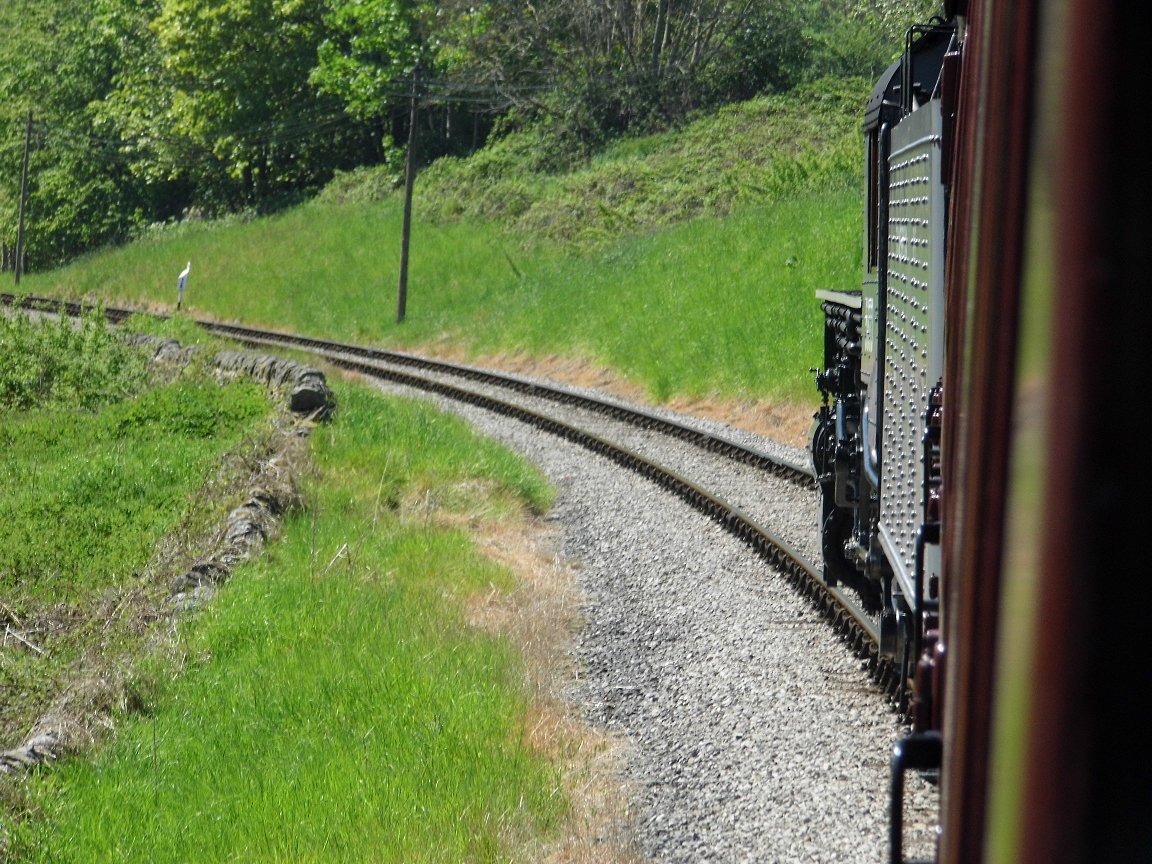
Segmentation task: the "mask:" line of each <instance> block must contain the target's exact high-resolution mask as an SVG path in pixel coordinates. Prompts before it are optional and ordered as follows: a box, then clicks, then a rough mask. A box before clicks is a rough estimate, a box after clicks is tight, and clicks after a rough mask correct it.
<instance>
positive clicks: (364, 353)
mask: <svg viewBox="0 0 1152 864" xmlns="http://www.w3.org/2000/svg"><path fill="white" fill-rule="evenodd" d="M0 303H3V304H4V305H7V306H16V307H19V308H23V309H28V310H34V311H39V312H44V313H48V314H65V315H69V316H77V315H82V314H86V313H90V312H91V311H93V310H94V309H95V308H97V307H94V306H92V305H90V304H82V303H74V302H70V301H59V300H52V299H48V298H39V297H15V296H14V295H11V294H0ZM101 311H102V312H103V314H104V315H105V317H106V319H107V320H109V321H110V322H112V323H122V322H123V321H124V320H125V319H127V318H128V317H129V316H131V315H133V314H138V313H135V312H133V311H132V310H126V309H113V308H104V307H101ZM144 314H151V315H153V316H154V317H161V318H164V317H168V316H164V315H156V314H155V313H144ZM196 323H197V324H198V325H200V326H201V327H203V328H204V329H206V330H208V331H209V332H212V333H215V334H217V335H220V336H226V337H228V338H231V339H234V340H236V341H239V342H243V343H247V344H251V345H265V346H278V347H282V348H295V349H303V350H306V351H310V352H312V353H315V354H318V355H319V356H322V357H323V358H324V359H325V360H327V361H328V362H330V363H332V364H333V365H334V366H337V367H339V368H343V369H346V370H348V371H351V372H355V373H359V374H362V375H366V376H369V377H372V378H378V379H385V380H388V381H391V382H393V383H396V384H400V385H403V386H407V387H412V388H416V389H420V390H423V391H426V392H432V393H436V394H438V395H441V396H444V397H446V398H449V399H452V400H455V401H458V402H463V403H466V404H471V405H475V406H477V407H480V408H483V409H485V410H489V411H493V412H495V413H499V414H502V415H504V416H508V417H511V418H513V419H516V420H519V421H520V422H524V423H528V424H530V425H532V426H534V427H536V428H538V429H541V430H543V431H546V432H549V433H550V434H553V435H556V436H557V437H560V438H563V439H565V440H568V441H571V442H572V443H575V444H578V445H579V446H582V447H584V448H586V449H588V450H590V451H592V452H595V453H598V454H600V455H602V456H604V457H606V458H609V459H612V460H613V461H615V462H616V463H618V464H620V465H622V466H623V467H625V468H627V469H629V470H631V471H633V472H635V473H637V474H640V475H641V476H644V477H646V478H648V479H649V480H651V481H652V482H654V483H656V484H658V485H659V486H661V487H663V488H664V489H666V490H668V491H669V492H671V493H672V494H674V495H676V496H678V497H679V498H681V499H682V500H684V501H685V502H687V503H688V504H689V505H690V506H692V507H693V508H694V509H696V510H697V511H699V512H701V513H703V514H704V515H706V516H709V517H710V518H712V519H713V520H714V521H716V522H717V523H719V524H720V525H721V526H722V527H724V528H725V529H726V530H727V531H728V532H730V533H731V534H733V535H735V536H736V537H738V538H739V539H740V540H741V541H743V542H744V543H745V544H746V545H748V546H749V547H750V548H751V549H752V550H753V551H754V552H755V553H756V554H757V555H758V556H759V557H760V558H762V559H763V560H765V561H766V562H767V563H768V564H769V565H770V566H771V567H772V568H773V569H775V570H776V571H777V572H779V573H780V574H781V575H782V576H783V577H784V578H785V579H786V580H787V581H788V582H789V583H790V584H791V585H792V586H793V588H794V589H795V590H797V591H798V592H799V593H800V594H801V595H802V596H805V597H807V598H808V599H809V600H810V601H811V602H812V603H813V605H814V606H815V607H816V608H817V609H818V611H819V612H820V613H821V615H822V616H823V617H824V618H825V620H827V621H828V622H829V624H830V626H831V627H832V628H833V631H834V632H835V633H837V634H838V635H839V636H840V637H841V638H842V639H843V640H844V641H845V643H846V644H847V645H848V646H849V648H850V649H851V650H852V651H853V652H854V653H855V654H856V656H858V657H860V658H861V659H862V660H864V661H865V665H866V668H867V670H868V672H869V674H870V676H871V678H872V680H873V681H874V682H875V683H876V684H877V686H878V687H879V688H880V689H881V690H882V692H884V693H885V694H886V695H887V696H888V697H889V698H890V699H892V700H893V701H895V700H896V698H897V697H898V694H899V689H900V681H899V677H900V676H899V674H898V665H897V664H896V663H895V662H894V659H893V658H890V657H886V656H885V655H883V654H882V653H881V651H880V647H879V646H880V637H879V631H878V629H877V627H876V624H875V622H874V621H872V619H871V618H869V616H868V615H867V614H866V613H865V612H864V611H863V610H861V609H860V608H859V606H858V605H857V604H856V602H855V601H854V600H853V598H852V597H851V596H850V595H848V594H846V593H844V592H842V591H840V590H839V589H837V588H831V587H829V586H828V585H826V584H825V583H824V581H823V579H822V578H821V576H820V574H819V571H818V570H817V569H816V568H815V567H814V565H813V564H812V563H811V562H809V561H807V560H805V559H804V558H803V557H802V556H801V555H800V554H799V553H797V552H796V551H795V550H793V549H792V548H791V547H790V545H789V544H788V543H787V542H785V541H784V540H783V539H781V538H780V537H778V536H777V535H776V534H774V533H773V532H772V531H770V530H769V529H767V528H765V527H764V526H762V525H759V524H758V523H757V522H756V521H755V520H753V519H752V518H751V517H749V516H748V515H747V514H745V513H744V512H743V511H741V510H740V509H739V508H737V507H734V506H732V505H731V504H729V503H728V502H726V501H724V500H723V499H721V498H719V497H717V496H715V495H713V494H712V493H710V492H708V491H707V490H706V489H704V488H702V487H701V486H699V485H698V484H697V483H694V482H693V481H691V480H689V479H687V478H685V477H683V476H681V475H680V474H678V473H677V472H675V471H674V470H672V469H670V468H668V467H667V466H664V465H660V464H659V463H657V462H653V461H652V460H650V459H647V458H646V457H644V456H642V455H640V454H639V453H636V452H635V451H633V450H631V449H629V448H626V447H623V446H620V445H617V444H615V443H613V442H611V441H608V440H606V439H604V438H601V437H599V436H597V435H595V434H593V433H591V432H588V431H587V430H584V429H581V428H579V427H577V426H574V425H571V424H568V423H565V422H564V421H561V420H559V419H557V418H555V417H550V416H548V415H546V414H541V413H539V412H537V411H533V410H531V409H529V408H526V407H524V406H522V405H516V404H513V403H510V402H507V401H505V400H502V399H498V398H496V397H494V396H491V395H489V394H484V393H479V392H477V391H474V390H469V389H467V388H464V387H459V386H457V385H454V384H450V383H447V382H445V381H441V380H436V379H433V378H428V377H425V376H421V375H419V374H415V373H413V372H409V371H404V370H402V369H398V368H395V367H396V366H405V367H408V368H414V369H416V370H417V371H424V372H436V373H440V374H448V375H455V376H458V377H462V378H466V379H470V380H477V381H483V382H485V383H490V384H498V385H500V386H504V387H507V388H509V389H512V390H514V391H517V392H519V393H521V394H525V395H529V396H538V397H543V398H546V399H550V400H552V401H556V402H562V403H567V404H574V405H577V406H578V407H581V408H591V409H593V410H597V411H598V412H599V413H602V414H608V415H610V416H612V417H613V419H618V420H627V421H628V422H633V423H636V424H637V425H641V426H644V427H645V428H650V429H653V430H655V431H658V432H662V433H664V434H667V435H670V436H672V437H677V438H681V439H684V440H688V441H690V442H693V443H698V444H699V446H701V447H703V448H704V449H708V450H711V451H713V452H719V453H721V454H722V455H727V456H729V457H730V458H734V459H738V460H739V461H742V462H745V463H747V464H749V465H752V466H754V467H758V468H766V469H767V470H770V471H772V472H773V473H776V474H778V475H779V476H782V477H784V478H785V479H788V480H791V481H792V482H811V479H812V475H811V474H810V473H809V472H807V471H806V470H804V469H802V468H800V467H799V466H795V465H790V464H788V463H781V461H780V460H777V459H775V458H774V457H771V456H770V455H768V454H763V453H759V451H755V450H751V449H750V448H745V447H743V445H740V444H738V443H736V442H731V441H727V440H726V439H723V438H720V437H719V436H713V435H710V434H708V433H704V432H700V431H699V430H696V429H692V428H691V427H689V426H685V425H683V424H679V423H675V422H672V421H668V420H665V419H664V418H659V417H655V416H654V415H650V414H646V413H645V412H635V411H632V410H630V409H628V408H626V407H624V406H620V405H615V404H613V403H610V402H600V401H598V400H595V399H591V398H588V397H583V396H579V395H576V394H573V396H572V398H568V396H569V394H567V393H565V392H564V391H561V390H559V389H557V388H551V387H547V386H544V385H541V384H538V383H534V382H527V381H524V380H522V379H518V378H512V377H509V376H506V375H502V374H498V373H488V372H487V371H486V370H480V369H476V368H475V367H468V366H459V365H457V364H452V363H445V362H442V361H434V360H428V359H426V358H421V357H418V356H416V355H410V354H401V353H398V352H392V351H382V350H379V349H373V348H367V347H364V346H358V345H348V344H344V343H338V342H330V341H325V340H319V339H313V338H311V337H306V336H294V335H291V334H285V333H274V332H269V331H264V330H257V329H253V328H247V327H240V326H236V325H228V324H219V323H216V322H209V321H197V322H196ZM385 364H391V365H385ZM633 415H640V419H639V420H635V419H633ZM649 421H650V422H649ZM765 460H767V464H765Z"/></svg>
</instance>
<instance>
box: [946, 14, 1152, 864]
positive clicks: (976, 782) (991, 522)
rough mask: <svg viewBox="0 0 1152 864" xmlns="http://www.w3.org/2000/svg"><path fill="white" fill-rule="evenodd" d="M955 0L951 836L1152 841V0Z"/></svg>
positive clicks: (1115, 850) (1116, 858)
mask: <svg viewBox="0 0 1152 864" xmlns="http://www.w3.org/2000/svg"><path fill="white" fill-rule="evenodd" d="M957 5H958V8H956V9H950V10H949V11H950V12H956V13H963V14H965V15H966V19H967V33H966V35H965V44H964V48H963V57H962V60H961V68H960V75H959V83H960V87H959V91H958V97H959V98H958V100H957V110H956V149H955V161H954V165H953V170H954V172H955V173H954V180H953V184H952V188H953V194H952V200H951V202H950V216H949V251H948V266H947V273H946V292H947V293H948V297H949V299H948V317H949V327H950V335H949V346H948V359H947V362H946V371H945V409H944V417H945V421H944V434H943V446H942V454H943V459H944V467H943V471H942V473H943V488H942V492H943V508H942V509H943V520H942V527H943V531H942V537H943V564H942V575H943V581H944V583H945V587H944V589H943V596H942V616H941V620H942V626H943V636H942V657H943V660H942V665H943V669H944V681H945V682H946V683H945V685H944V688H943V691H944V692H943V699H942V702H941V705H940V709H941V710H940V713H941V718H942V727H943V728H942V730H941V731H942V733H943V764H942V769H941V797H942V818H941V838H940V848H939V860H940V861H941V862H943V864H950V862H965V864H969V862H983V861H988V862H1009V861H1010V862H1036V864H1041V862H1043V864H1059V862H1089V861H1090V862H1105V861H1107V862H1122V861H1124V862H1135V861H1152V759H1150V757H1149V755H1148V748H1147V747H1146V746H1145V744H1144V741H1143V739H1144V737H1145V735H1144V733H1145V730H1147V729H1148V728H1149V725H1148V723H1147V722H1146V720H1145V719H1144V713H1143V712H1144V710H1145V709H1144V702H1145V697H1146V695H1147V694H1148V682H1149V672H1148V666H1147V661H1148V659H1149V652H1148V650H1147V649H1146V648H1145V647H1144V639H1143V638H1142V637H1143V633H1142V623H1143V621H1142V618H1143V616H1141V615H1140V614H1139V612H1138V610H1139V609H1140V607H1142V606H1143V605H1144V602H1145V601H1144V597H1145V592H1144V591H1143V590H1141V588H1142V584H1141V583H1142V582H1143V581H1144V577H1145V576H1147V575H1152V568H1150V567H1149V565H1148V562H1147V559H1146V555H1145V554H1142V553H1141V550H1138V549H1137V541H1138V539H1139V538H1140V536H1141V528H1142V524H1141V523H1143V522H1144V521H1145V520H1144V519H1143V518H1142V516H1143V514H1144V513H1146V511H1147V508H1146V507H1145V506H1143V505H1141V504H1140V503H1139V502H1140V501H1141V500H1142V496H1141V494H1140V493H1141V490H1142V489H1143V488H1145V483H1144V482H1142V481H1143V480H1144V479H1145V478H1146V476H1147V473H1148V472H1147V471H1146V469H1142V468H1140V467H1139V466H1140V465H1142V464H1146V463H1145V460H1144V453H1145V452H1146V450H1145V448H1143V447H1142V446H1141V441H1142V439H1143V438H1144V435H1143V430H1142V428H1141V427H1142V425H1143V423H1142V420H1140V419H1137V418H1138V417H1140V416H1141V415H1142V412H1141V411H1140V410H1139V408H1138V407H1137V406H1138V404H1139V401H1140V395H1139V393H1140V391H1139V387H1138V386H1133V385H1134V384H1136V382H1137V381H1139V380H1140V379H1142V377H1143V376H1142V374H1141V372H1140V370H1142V369H1143V367H1144V366H1145V364H1146V363H1147V358H1148V351H1147V348H1146V345H1147V337H1146V336H1145V335H1144V331H1145V326H1146V325H1145V321H1144V318H1143V316H1142V315H1141V312H1142V310H1143V308H1144V307H1145V305H1146V303H1145V291H1146V290H1147V288H1148V286H1150V285H1152V220H1150V218H1149V212H1150V207H1152V197H1150V193H1152V182H1150V181H1149V172H1148V171H1147V168H1146V166H1147V165H1148V155H1149V146H1148V140H1149V139H1148V136H1147V133H1146V132H1145V131H1144V127H1143V124H1142V123H1141V122H1140V120H1139V118H1140V116H1141V115H1143V114H1144V113H1145V112H1146V111H1147V107H1148V100H1147V97H1146V95H1145V91H1146V83H1147V82H1148V81H1149V77H1148V74H1147V71H1146V60H1145V58H1144V57H1143V56H1142V50H1141V44H1140V43H1142V42H1143V41H1144V40H1143V39H1142V37H1141V36H1140V35H1139V31H1140V29H1141V28H1140V27H1139V25H1138V22H1139V21H1140V18H1141V16H1140V15H1139V14H1138V13H1140V12H1143V11H1144V10H1143V9H1139V10H1138V9H1136V8H1135V4H1131V3H1128V4H1126V3H1110V2H1106V0H1105V2H1087V0H1061V2H1047V3H1039V2H1035V0H1033V2H1026V0H1025V2H1003V0H1001V2H991V0H988V2H979V0H972V2H970V3H967V4H957Z"/></svg>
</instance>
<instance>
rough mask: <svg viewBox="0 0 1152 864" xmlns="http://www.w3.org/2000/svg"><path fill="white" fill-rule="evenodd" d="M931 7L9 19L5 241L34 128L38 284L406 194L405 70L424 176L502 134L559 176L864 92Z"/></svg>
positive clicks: (10, 235)
mask: <svg viewBox="0 0 1152 864" xmlns="http://www.w3.org/2000/svg"><path fill="white" fill-rule="evenodd" d="M936 5H937V4H935V3H930V2H927V0H876V2H872V3H868V4H860V3H858V2H856V0H773V2H771V3H752V4H749V3H744V2H736V0H691V2H685V3H668V2H659V3H634V2H631V0H606V2H598V3H593V2H591V0H573V2H570V3H543V4H536V5H534V6H533V5H527V6H526V5H525V4H519V3H508V2H504V0H487V2H481V3H473V2H464V0H449V2H443V3H435V4H433V3H430V2H426V0H419V2H417V0H412V2H408V0H318V2H315V3H308V2H303V0H143V2H140V0H39V2H36V3H19V4H15V3H5V4H0V28H2V29H3V31H4V32H5V35H6V39H5V40H4V41H3V42H0V236H2V237H3V238H4V239H5V240H6V242H8V243H9V244H12V243H13V242H14V240H15V232H16V221H17V220H16V212H17V210H18V206H19V201H20V174H21V163H22V155H23V150H24V144H25V133H26V131H27V125H28V123H27V121H28V114H29V112H32V113H33V115H34V124H33V125H34V132H33V136H32V147H31V154H30V198H29V202H30V207H29V209H28V211H27V214H26V216H27V228H28V230H27V232H26V235H25V248H26V250H27V252H28V261H29V265H30V266H31V268H32V269H33V270H36V269H45V268H47V267H50V266H54V265H56V264H59V263H61V262H64V261H67V260H70V259H72V258H74V257H76V256H77V255H78V254H81V253H83V252H85V251H88V250H91V249H94V248H98V247H100V246H104V245H108V244H113V243H119V242H122V241H124V240H125V239H127V238H130V237H133V236H138V235H139V233H140V232H141V231H142V230H143V229H145V228H146V227H147V226H150V225H154V224H157V223H165V222H170V221H175V220H179V219H183V218H185V217H186V216H191V215H195V214H204V213H207V214H209V215H213V216H218V215H221V214H226V213H234V212H249V211H251V212H257V213H266V212H271V211H273V210H276V209H279V208H281V207H283V206H285V205H286V204H291V203H295V202H298V201H299V200H301V199H302V198H303V197H306V196H309V195H311V194H314V193H315V191H316V190H317V189H318V188H319V187H320V186H322V185H323V184H324V183H326V182H327V181H328V180H329V179H330V178H331V177H332V176H333V175H334V174H335V173H336V172H337V171H344V172H348V171H351V170H353V169H356V168H358V167H362V166H373V165H381V164H383V165H385V166H387V167H386V173H387V174H388V175H390V176H393V177H394V176H397V175H398V173H399V165H400V161H401V160H400V158H399V153H400V150H401V149H402V147H403V146H404V145H403V142H405V141H406V140H407V125H408V112H407V110H406V108H407V101H408V98H409V92H410V88H409V86H408V85H409V79H410V78H411V76H412V74H413V73H414V72H415V70H416V69H417V68H419V69H420V70H421V74H422V76H424V77H427V78H431V79H435V80H436V82H437V87H436V88H435V89H434V90H433V91H431V92H428V93H426V94H425V96H424V98H423V99H422V102H423V111H422V119H423V121H424V122H422V123H421V124H420V126H419V129H418V132H419V135H418V140H419V151H420V153H421V154H423V158H424V159H425V161H427V160H430V159H434V158H436V157H437V156H440V155H442V154H455V155H460V154H468V153H471V152H473V151H474V150H475V149H476V148H477V147H478V146H480V145H482V144H483V143H484V139H485V137H486V136H487V135H488V131H489V129H490V128H492V127H493V125H494V124H495V127H496V128H499V129H502V130H513V129H518V130H523V129H524V128H526V127H527V126H532V127H533V128H534V129H535V131H534V133H533V136H534V138H535V141H536V144H537V150H538V153H539V155H538V157H537V161H538V162H539V163H540V165H541V167H542V166H544V165H550V166H552V170H556V169H563V168H564V167H565V166H567V165H570V164H572V160H573V159H581V158H586V157H587V156H589V154H591V153H593V152H595V151H597V150H599V149H600V148H602V147H603V146H604V145H605V144H606V143H609V142H611V141H613V140H616V139H618V138H619V137H620V136H621V135H636V134H640V133H644V132H652V131H659V130H661V129H668V128H673V127H675V126H678V125H680V124H682V123H683V122H684V121H685V120H686V119H687V118H690V117H692V116H693V115H694V112H698V111H701V110H711V109H713V108H715V107H717V106H719V105H723V104H727V103H731V102H733V101H739V100H744V99H747V98H750V97H753V96H755V95H757V94H760V93H766V92H767V93H772V92H786V91H787V90H790V89H791V88H793V87H794V86H796V85H797V84H802V83H804V82H811V81H813V80H815V79H819V78H821V77H822V76H825V75H828V74H834V75H849V76H856V75H863V76H865V77H870V76H873V75H875V73H876V72H877V71H878V70H879V69H881V68H883V66H884V65H886V64H887V62H888V61H889V60H890V59H891V58H892V57H893V56H894V55H895V54H896V53H897V52H898V50H899V48H900V45H901V42H902V34H903V32H904V30H905V29H906V28H907V26H908V25H909V24H911V23H913V22H914V21H923V20H925V19H926V17H927V15H928V14H929V13H930V11H933V10H934V8H935V7H936ZM613 22H615V23H613ZM500 158H502V157H501V156H500V155H497V160H499V159H500ZM511 182H512V181H511V178H508V183H509V184H511ZM527 191H528V194H531V190H527ZM521 192H522V190H519V189H516V188H515V187H514V186H513V185H506V186H504V187H503V193H504V195H503V197H504V199H505V202H506V204H505V206H507V207H509V208H516V207H521V208H522V207H523V206H524V204H523V198H524V196H523V194H521ZM465 209H466V208H465ZM677 209H679V208H676V207H674V208H673V210H674V211H675V210H677ZM688 210H689V211H690V210H691V208H688ZM460 212H464V210H461V211H460Z"/></svg>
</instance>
